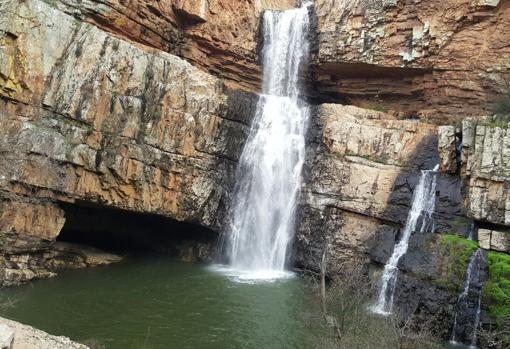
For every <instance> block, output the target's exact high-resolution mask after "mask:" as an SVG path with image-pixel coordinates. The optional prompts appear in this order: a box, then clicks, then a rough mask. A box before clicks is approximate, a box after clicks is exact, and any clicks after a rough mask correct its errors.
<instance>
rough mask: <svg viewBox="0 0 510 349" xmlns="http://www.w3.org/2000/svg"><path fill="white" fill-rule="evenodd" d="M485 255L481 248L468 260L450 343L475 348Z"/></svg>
mask: <svg viewBox="0 0 510 349" xmlns="http://www.w3.org/2000/svg"><path fill="white" fill-rule="evenodd" d="M485 264H486V261H485V254H484V252H483V250H482V249H481V248H479V249H478V250H476V252H475V253H473V255H472V256H471V258H470V260H469V265H468V268H467V271H466V280H465V281H464V288H463V290H462V293H461V294H460V295H459V298H458V299H457V304H456V306H455V319H454V321H453V329H452V335H451V342H453V343H457V342H462V343H466V344H469V345H471V346H472V347H476V330H477V329H478V326H479V325H480V313H481V304H482V287H483V268H484V266H485Z"/></svg>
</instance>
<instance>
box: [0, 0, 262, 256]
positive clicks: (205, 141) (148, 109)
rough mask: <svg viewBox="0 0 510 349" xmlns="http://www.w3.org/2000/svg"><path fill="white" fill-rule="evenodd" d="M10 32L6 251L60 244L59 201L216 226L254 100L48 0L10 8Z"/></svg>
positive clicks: (1, 67)
mask: <svg viewBox="0 0 510 349" xmlns="http://www.w3.org/2000/svg"><path fill="white" fill-rule="evenodd" d="M56 24H58V25H56ZM0 31H1V32H2V33H3V36H2V39H1V40H2V42H1V47H2V51H1V55H0V71H1V74H0V77H1V79H0V81H1V83H2V84H1V89H0V92H1V96H2V98H1V100H0V103H1V109H0V113H1V118H0V133H1V137H0V153H1V158H0V162H1V166H0V190H1V197H2V201H1V203H0V206H1V208H2V211H1V218H2V219H1V223H0V230H1V236H2V242H4V241H5V242H8V243H3V244H2V247H3V252H4V253H18V254H21V253H29V252H31V251H34V250H37V249H39V248H42V247H44V246H47V245H48V244H47V242H51V241H53V240H54V239H55V237H56V236H57V235H58V234H59V231H60V229H61V228H62V225H63V224H64V220H65V218H64V211H63V210H62V209H60V208H59V207H58V205H57V202H70V203H73V202H74V201H76V200H80V201H84V202H88V203H95V204H99V205H104V206H111V207H116V208H121V209H126V210H131V211H137V212H147V213H155V214H160V215H165V216H169V217H172V218H174V219H177V220H182V221H188V222H196V223H198V224H201V225H204V226H207V227H210V228H214V227H217V224H218V221H217V218H218V217H220V216H221V212H220V211H221V207H222V204H221V202H222V200H223V197H224V196H225V195H227V194H226V192H227V191H228V188H229V187H230V185H231V184H232V179H233V174H234V171H235V162H236V161H237V158H238V156H239V153H240V150H241V148H242V145H243V143H244V139H245V137H246V133H247V130H248V127H249V123H250V119H251V113H252V111H251V108H252V104H253V101H254V100H255V99H256V98H253V97H252V96H250V95H248V94H245V93H242V92H235V91H232V90H229V89H227V88H226V87H225V85H224V84H222V82H221V81H220V80H219V79H218V78H217V77H214V76H212V75H210V74H208V73H206V72H204V71H202V70H201V69H199V68H197V67H194V66H192V65H191V64H190V63H188V62H186V61H184V60H183V59H181V58H178V57H177V56H174V55H171V54H168V53H165V52H162V51H160V50H154V49H151V48H148V47H142V46H139V45H137V44H134V43H131V42H128V41H125V40H121V39H119V38H116V37H114V36H112V35H111V34H109V33H108V32H106V31H103V30H101V29H99V28H98V27H96V26H94V25H91V24H87V23H83V22H80V21H78V20H76V19H75V18H73V17H72V16H69V15H68V14H66V13H64V12H62V11H60V10H58V9H56V8H55V7H53V6H50V5H49V4H47V3H45V2H42V1H39V0H30V1H24V2H17V1H12V2H8V3H5V6H4V8H2V21H1V23H0ZM11 242H12V243H11Z"/></svg>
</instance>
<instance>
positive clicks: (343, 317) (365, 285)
mask: <svg viewBox="0 0 510 349" xmlns="http://www.w3.org/2000/svg"><path fill="white" fill-rule="evenodd" d="M311 280H312V283H313V284H315V285H316V288H315V291H316V292H317V297H316V298H315V301H316V305H315V307H314V308H315V309H316V311H315V312H314V313H312V314H309V315H307V317H308V319H307V320H308V321H307V322H308V323H309V324H310V326H311V327H312V329H313V333H315V338H314V346H313V348H321V349H329V348H331V349H333V348H334V349H353V348H364V349H376V348H377V349H406V348H414V349H440V348H442V345H440V343H438V342H437V341H435V339H434V337H433V336H432V334H431V330H430V327H429V325H430V324H432V323H433V321H431V322H430V324H429V323H426V324H423V323H422V324H421V326H420V331H419V332H416V331H415V330H416V328H417V326H416V321H418V320H417V319H416V318H414V317H413V316H411V317H410V318H407V319H400V318H398V317H397V316H396V315H394V316H390V317H381V316H377V315H374V314H372V313H370V312H369V311H367V306H368V305H369V304H370V303H371V302H373V301H374V299H373V295H374V290H373V288H372V287H371V282H370V280H369V278H368V277H367V276H366V275H363V274H362V273H361V272H360V271H358V270H356V269H354V270H353V269H351V268H350V267H348V266H345V268H342V274H341V275H339V276H338V280H337V281H332V282H330V283H329V285H328V287H327V289H326V290H324V293H322V295H321V286H320V284H321V282H320V281H319V280H317V279H315V275H312V276H311Z"/></svg>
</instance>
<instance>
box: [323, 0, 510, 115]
mask: <svg viewBox="0 0 510 349" xmlns="http://www.w3.org/2000/svg"><path fill="white" fill-rule="evenodd" d="M315 6H316V9H317V16H318V22H319V53H318V57H317V62H316V64H317V67H316V69H317V76H316V79H317V81H316V83H317V88H318V91H319V92H320V93H321V97H322V98H323V99H330V100H341V101H342V100H343V101H344V102H348V103H352V104H355V105H358V106H363V107H368V108H371V109H378V110H388V111H392V112H393V113H394V114H395V115H399V116H404V117H409V116H414V117H421V118H424V119H427V120H430V121H432V122H434V123H438V124H445V123H448V122H452V123H453V122H455V120H458V119H461V118H463V117H466V116H474V117H478V116H481V115H484V114H486V113H487V112H488V111H490V110H491V107H492V105H493V104H494V102H495V101H496V100H497V98H498V96H499V95H501V94H502V93H504V92H506V89H508V81H509V80H510V63H509V62H510V61H509V60H508V56H509V55H510V48H509V47H510V45H509V43H510V37H509V35H508V34H507V33H508V32H509V31H510V3H509V2H508V1H505V0H500V1H478V0H455V1H442V0H437V1H434V0H432V1H414V0H395V1H393V0H392V1H387V0H374V1H365V0H357V1H343V0H342V1H333V0H317V1H316V2H315Z"/></svg>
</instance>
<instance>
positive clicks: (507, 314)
mask: <svg viewBox="0 0 510 349" xmlns="http://www.w3.org/2000/svg"><path fill="white" fill-rule="evenodd" d="M487 260H488V263H489V280H488V281H487V282H486V284H485V287H484V292H485V297H486V299H487V301H488V303H489V313H490V315H491V316H492V317H493V318H494V320H496V324H497V325H498V326H503V324H504V323H505V321H506V320H509V319H510V255H508V254H505V253H500V252H494V251H491V252H489V253H488V256H487Z"/></svg>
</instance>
